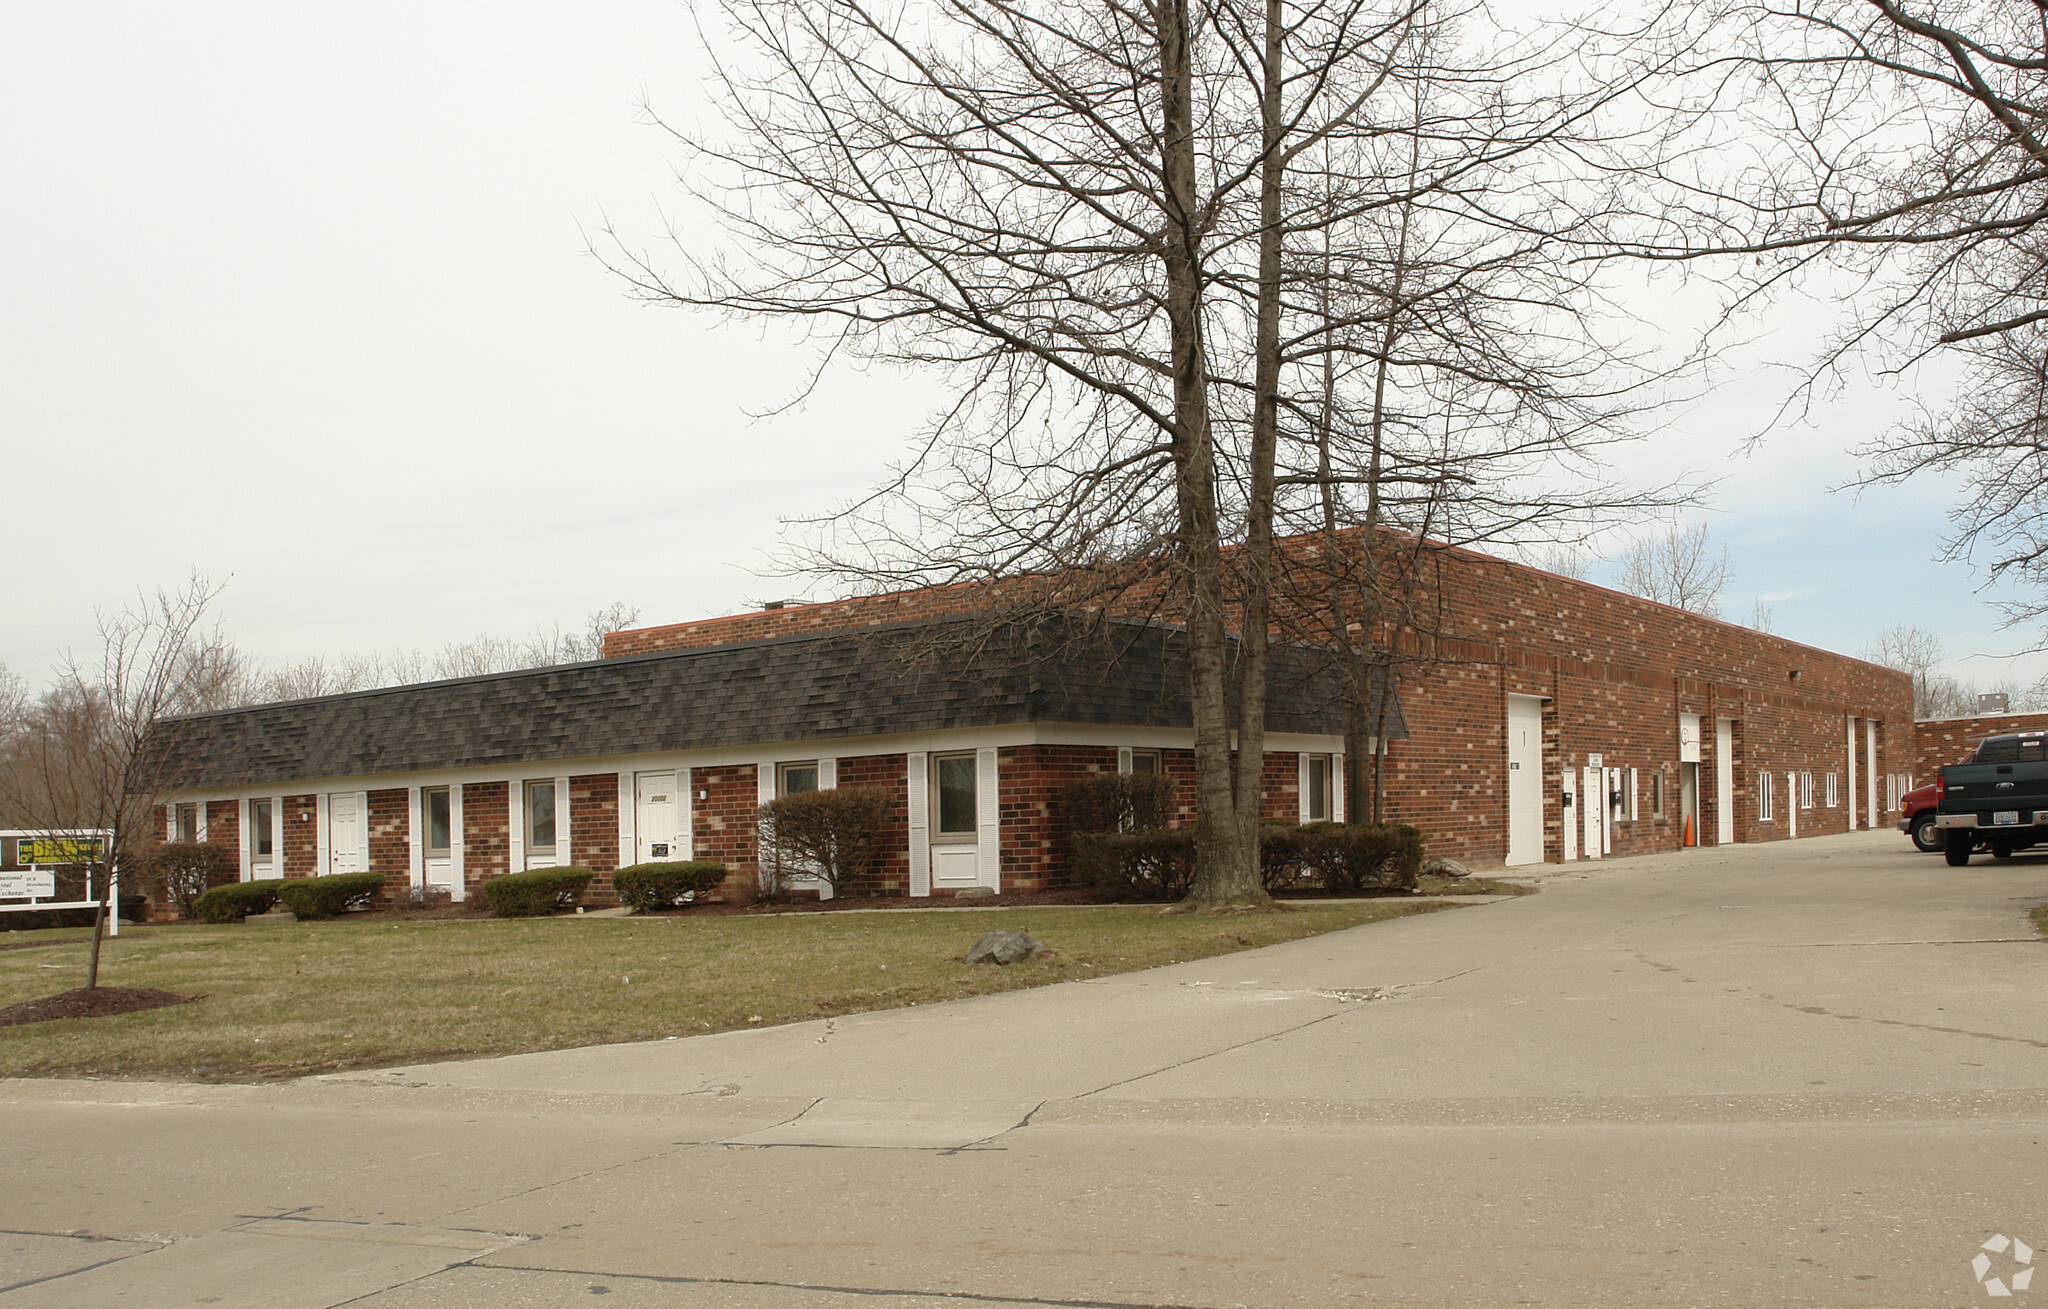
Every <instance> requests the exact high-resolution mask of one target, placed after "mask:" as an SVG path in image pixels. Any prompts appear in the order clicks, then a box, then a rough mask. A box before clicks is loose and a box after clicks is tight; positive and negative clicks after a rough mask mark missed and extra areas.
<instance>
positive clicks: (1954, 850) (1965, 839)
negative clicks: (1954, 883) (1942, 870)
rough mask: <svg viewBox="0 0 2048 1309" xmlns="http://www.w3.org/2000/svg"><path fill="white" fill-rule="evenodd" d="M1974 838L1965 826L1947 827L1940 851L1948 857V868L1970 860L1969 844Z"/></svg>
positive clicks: (1958, 866)
mask: <svg viewBox="0 0 2048 1309" xmlns="http://www.w3.org/2000/svg"><path fill="white" fill-rule="evenodd" d="M1976 839H1977V838H1976V837H1974V836H1972V835H1971V834H1970V830H1969V829H1968V828H1966V827H1951V828H1949V829H1948V840H1947V842H1946V843H1945V844H1944V845H1943V846H1942V853H1943V854H1944V855H1946V856H1947V857H1948V866H1949V867H1950V868H1961V867H1962V866H1963V865H1965V864H1967V863H1969V862H1970V846H1971V845H1972V844H1974V843H1975V841H1976Z"/></svg>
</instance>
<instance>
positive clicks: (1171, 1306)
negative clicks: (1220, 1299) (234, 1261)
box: [436, 1260, 1217, 1309]
mask: <svg viewBox="0 0 2048 1309" xmlns="http://www.w3.org/2000/svg"><path fill="white" fill-rule="evenodd" d="M462 1266H465V1267H471V1268H487V1269H490V1270H491V1271H493V1272H511V1273H552V1274H555V1275H557V1276H562V1277H607V1278H610V1279H612V1280H613V1281H619V1282H652V1283H655V1284H656V1285H662V1286H753V1287H760V1288H762V1289H764V1290H775V1291H808V1292H810V1293H812V1294H813V1295H848V1296H860V1297H862V1298H863V1299H881V1298H883V1297H885V1296H896V1297H899V1298H902V1299H911V1300H932V1301H936V1302H939V1303H944V1302H945V1301H948V1300H954V1301H965V1302H968V1303H971V1304H1013V1305H1025V1306H1032V1305H1043V1306H1045V1309H1217V1307H1216V1306H1213V1305H1199V1304H1193V1303H1189V1302H1186V1301H1180V1300H1071V1299H1061V1298H1058V1297H1048V1296H1031V1295H1000V1294H996V1293H993V1292H988V1291H925V1290H917V1289H913V1288H899V1287H885V1286H835V1285H831V1284H829V1283H820V1282H784V1281H776V1280H772V1279H769V1278H757V1277H686V1276H681V1275H677V1274H663V1273H608V1272H602V1271H599V1270H595V1269H586V1268H536V1267H533V1266H532V1265H528V1264H490V1263H483V1262H481V1261H480V1260H471V1261H470V1262H469V1263H467V1264H466V1265H462ZM436 1275H438V1274H436Z"/></svg>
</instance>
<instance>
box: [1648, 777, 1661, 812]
mask: <svg viewBox="0 0 2048 1309" xmlns="http://www.w3.org/2000/svg"><path fill="white" fill-rule="evenodd" d="M1663 816H1664V770H1663V769H1662V768H1659V769H1658V770H1657V771H1656V772H1654V773H1651V774H1650V817H1652V818H1662V817H1663Z"/></svg>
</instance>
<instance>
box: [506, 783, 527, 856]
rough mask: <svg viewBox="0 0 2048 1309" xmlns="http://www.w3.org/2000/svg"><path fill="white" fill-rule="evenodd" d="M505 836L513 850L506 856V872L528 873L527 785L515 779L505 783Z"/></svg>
mask: <svg viewBox="0 0 2048 1309" xmlns="http://www.w3.org/2000/svg"><path fill="white" fill-rule="evenodd" d="M505 835H506V839H507V841H508V842H509V844H510V846H511V849H510V852H509V853H507V855H506V856H505V871H506V872H508V873H522V872H525V871H526V783H524V782H522V781H520V780H519V779H518V778H516V777H515V778H513V779H512V780H511V781H509V782H507V783H505Z"/></svg>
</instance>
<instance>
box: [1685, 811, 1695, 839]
mask: <svg viewBox="0 0 2048 1309" xmlns="http://www.w3.org/2000/svg"><path fill="white" fill-rule="evenodd" d="M1685 843H1686V844H1687V845H1691V844H1692V843H1693V842H1692V815H1691V814H1687V815H1686V816H1685Z"/></svg>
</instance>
